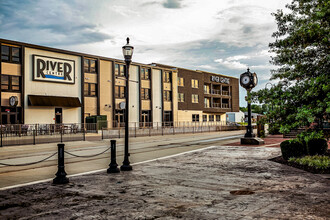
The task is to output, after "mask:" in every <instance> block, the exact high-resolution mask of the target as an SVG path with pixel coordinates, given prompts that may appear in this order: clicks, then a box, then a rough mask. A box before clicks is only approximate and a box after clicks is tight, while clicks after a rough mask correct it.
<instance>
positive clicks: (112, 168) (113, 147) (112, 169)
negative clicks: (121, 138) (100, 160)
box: [107, 140, 120, 173]
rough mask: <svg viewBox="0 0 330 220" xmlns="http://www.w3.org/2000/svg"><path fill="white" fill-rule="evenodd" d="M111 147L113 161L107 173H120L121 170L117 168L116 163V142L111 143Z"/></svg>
mask: <svg viewBox="0 0 330 220" xmlns="http://www.w3.org/2000/svg"><path fill="white" fill-rule="evenodd" d="M110 144H111V145H110V146H111V161H110V164H109V168H108V169H107V173H119V172H120V170H119V168H118V167H117V166H118V164H117V162H116V140H111V141H110Z"/></svg>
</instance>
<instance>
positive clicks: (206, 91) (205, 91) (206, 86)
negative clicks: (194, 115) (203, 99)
mask: <svg viewBox="0 0 330 220" xmlns="http://www.w3.org/2000/svg"><path fill="white" fill-rule="evenodd" d="M204 93H205V94H210V85H204Z"/></svg>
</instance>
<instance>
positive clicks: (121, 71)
mask: <svg viewBox="0 0 330 220" xmlns="http://www.w3.org/2000/svg"><path fill="white" fill-rule="evenodd" d="M115 75H116V76H125V65H123V64H118V63H116V64H115Z"/></svg>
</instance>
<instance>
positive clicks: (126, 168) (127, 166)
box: [120, 59, 132, 171]
mask: <svg viewBox="0 0 330 220" xmlns="http://www.w3.org/2000/svg"><path fill="white" fill-rule="evenodd" d="M125 63H126V68H125V72H126V92H125V96H126V97H125V102H126V103H125V155H124V161H123V165H121V167H120V170H121V171H130V170H132V166H131V165H130V162H129V159H128V157H129V153H128V138H129V127H128V126H129V121H128V119H129V65H130V63H131V61H130V60H126V59H125Z"/></svg>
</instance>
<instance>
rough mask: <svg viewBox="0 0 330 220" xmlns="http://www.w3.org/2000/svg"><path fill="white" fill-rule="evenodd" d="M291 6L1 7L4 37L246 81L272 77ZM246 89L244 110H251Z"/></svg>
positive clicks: (199, 2) (213, 2) (137, 0)
mask: <svg viewBox="0 0 330 220" xmlns="http://www.w3.org/2000/svg"><path fill="white" fill-rule="evenodd" d="M290 2H291V0H47V1H44V0H1V1H0V38H4V39H9V40H16V41H22V42H26V43H32V44H38V45H43V46H49V47H56V48H61V49H66V50H73V51H78V52H85V53H90V54H96V55H102V56H106V57H111V58H118V59H122V54H121V47H122V46H123V45H124V44H125V43H126V40H125V39H126V37H127V36H129V37H130V39H131V44H132V45H133V46H134V47H135V51H134V55H133V61H136V62H141V63H151V62H158V63H163V64H168V65H173V66H178V67H183V68H188V69H199V70H205V71H209V72H214V73H220V74H225V75H229V76H234V77H239V75H240V74H241V73H243V72H245V71H246V69H247V67H250V69H251V71H252V72H256V73H257V74H258V77H259V85H258V86H257V88H256V89H258V88H264V87H265V84H266V83H267V82H268V80H269V78H270V70H271V69H274V68H276V67H274V66H271V65H270V64H269V59H270V54H269V53H268V44H269V42H272V41H274V39H273V38H272V37H271V34H272V33H273V32H274V31H275V30H276V23H275V20H274V17H273V16H271V13H272V12H276V10H277V9H284V8H285V4H287V3H290ZM245 95H246V92H245V90H244V89H242V88H240V106H246V102H245V101H244V96H245Z"/></svg>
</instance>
